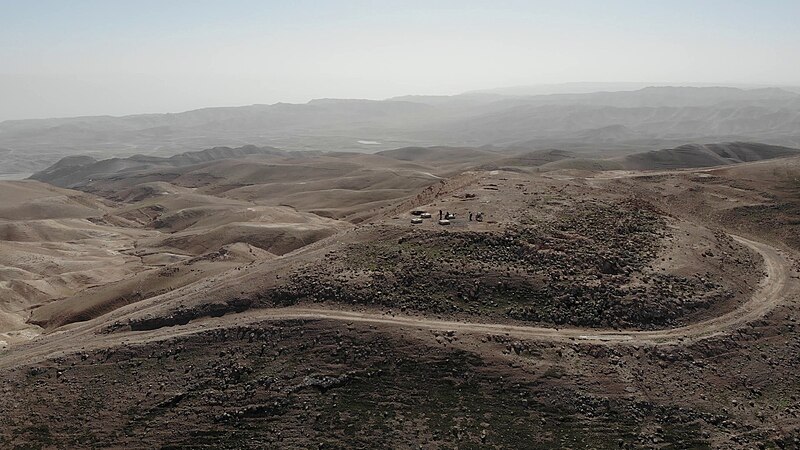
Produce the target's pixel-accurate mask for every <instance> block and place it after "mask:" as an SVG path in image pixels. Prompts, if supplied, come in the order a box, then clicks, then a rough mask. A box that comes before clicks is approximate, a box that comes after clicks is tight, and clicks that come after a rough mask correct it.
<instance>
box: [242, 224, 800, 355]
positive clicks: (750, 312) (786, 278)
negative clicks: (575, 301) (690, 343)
mask: <svg viewBox="0 0 800 450" xmlns="http://www.w3.org/2000/svg"><path fill="white" fill-rule="evenodd" d="M732 237H733V238H734V239H735V240H736V241H738V242H739V243H741V244H743V245H745V246H747V247H749V248H751V249H752V250H754V251H756V252H758V253H759V254H761V256H762V257H763V258H764V271H765V276H764V278H763V279H762V280H761V283H760V286H759V289H758V290H757V291H756V292H755V293H754V294H753V296H752V297H751V298H750V299H749V300H748V301H747V302H745V303H744V304H742V305H741V306H739V307H738V308H736V309H734V310H732V311H730V312H728V313H726V314H723V315H721V316H718V317H714V318H712V319H708V320H704V321H700V322H696V323H693V324H690V325H686V326H683V327H678V328H669V329H664V330H656V331H635V330H626V331H616V330H599V329H592V328H545V327H534V326H524V325H506V324H494V323H480V322H456V321H446V320H434V319H429V318H424V317H414V316H397V315H387V314H376V313H366V312H355V311H342V310H331V309H317V308H299V307H289V308H281V309H269V310H256V311H250V312H247V313H244V314H245V315H247V316H248V317H253V318H259V319H328V320H342V321H348V322H367V323H380V324H385V325H396V326H405V327H416V328H430V329H439V330H455V331H461V332H473V333H493V334H498V333H508V334H509V335H513V336H517V337H520V338H531V339H539V340H564V339H580V340H585V341H596V342H635V343H647V344H669V343H676V342H680V341H683V342H685V341H687V340H697V339H702V338H706V337H709V336H713V335H717V334H720V333H723V332H725V331H726V330H730V329H734V328H736V327H738V326H740V325H743V324H746V323H748V322H751V321H753V320H755V319H758V318H760V317H762V316H763V315H764V314H766V313H767V312H768V311H770V310H771V309H772V308H774V307H775V306H776V305H777V304H778V303H780V302H781V301H782V300H783V299H784V298H785V297H786V296H787V295H788V294H789V293H790V292H791V290H792V289H791V286H790V279H791V271H792V265H791V263H790V262H789V261H788V260H787V259H786V258H785V257H784V256H783V255H781V253H780V252H779V251H778V250H777V249H776V248H774V247H772V246H770V245H767V244H764V243H760V242H756V241H752V240H749V239H746V238H743V237H740V236H733V235H732Z"/></svg>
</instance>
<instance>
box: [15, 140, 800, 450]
mask: <svg viewBox="0 0 800 450" xmlns="http://www.w3.org/2000/svg"><path fill="white" fill-rule="evenodd" d="M618 131H620V130H611V134H613V133H616V132H618ZM622 131H624V130H622ZM603 155H605V158H602V157H600V156H603ZM588 156H592V158H590V157H588ZM576 169H579V170H576ZM608 169H611V170H608ZM675 169H680V170H675ZM798 177H800V154H798V151H797V150H794V149H792V148H788V147H780V146H773V145H768V144H759V143H750V142H742V141H737V142H728V143H712V144H702V145H699V144H687V145H682V146H677V147H671V148H665V149H662V150H657V151H648V150H644V151H639V152H635V153H633V154H629V155H623V156H620V155H614V156H611V155H606V154H605V153H604V152H600V153H598V154H592V153H587V152H585V151H580V152H577V151H569V150H562V149H557V148H547V149H535V148H531V147H529V146H527V145H524V146H516V147H513V148H507V149H499V148H496V147H492V148H488V147H484V148H473V147H469V148H464V147H445V146H436V147H401V148H398V149H396V150H390V151H382V152H378V153H376V154H362V153H357V152H324V153H323V152H308V153H301V152H290V151H284V150H279V149H276V148H272V147H270V148H265V149H261V148H256V147H243V148H214V149H212V150H211V151H204V152H199V153H197V154H194V153H186V154H182V155H179V156H177V157H153V156H147V157H142V156H134V157H125V158H120V157H117V158H112V159H110V160H102V159H99V160H98V159H95V158H82V157H75V156H73V157H70V158H69V159H67V160H65V161H61V162H57V163H56V164H55V166H54V167H52V168H49V169H45V170H43V171H42V172H40V173H38V174H36V175H35V176H34V178H36V179H35V180H25V181H6V182H0V194H4V198H8V199H10V200H9V201H7V202H5V203H4V204H3V205H2V208H0V298H2V300H3V301H2V303H0V341H2V342H0V372H2V375H3V376H2V377H1V378H2V379H3V382H2V383H3V389H0V401H3V403H4V404H6V405H8V408H7V410H6V411H5V412H4V414H3V415H2V417H0V424H2V427H0V445H2V446H5V445H6V444H10V445H11V446H22V447H24V446H33V447H36V446H46V445H49V444H48V443H53V442H57V443H59V445H62V444H63V445H64V446H68V447H82V446H104V445H105V444H107V443H109V442H114V443H115V444H119V445H123V446H133V447H136V446H147V447H152V446H154V445H157V444H163V443H165V442H169V443H171V445H175V446H186V447H197V446H210V447H215V446H216V447H219V446H228V447H247V446H253V447H265V446H266V447H269V446H284V447H308V446H309V445H312V444H313V445H319V443H323V446H324V445H331V446H333V445H334V444H337V443H338V444H342V443H345V444H346V445H348V446H353V447H359V446H365V447H366V446H391V443H393V442H399V441H400V440H403V439H404V440H403V442H411V443H412V444H413V445H414V446H415V447H416V446H418V445H423V446H424V445H426V444H431V443H433V445H435V446H443V447H444V446H456V445H463V444H464V443H465V442H466V443H469V445H474V446H478V447H480V446H489V445H496V446H498V447H524V446H525V445H526V443H530V442H542V448H547V447H548V446H550V447H552V446H557V447H570V448H587V449H588V448H619V447H620V443H622V447H623V448H625V445H627V444H626V443H634V445H633V448H635V447H636V446H639V447H645V448H648V447H652V446H653V445H654V443H655V444H659V443H669V444H670V445H674V446H675V447H678V448H684V447H685V448H712V447H720V446H721V447H728V448H734V449H739V448H742V449H744V448H753V447H754V446H757V445H758V443H769V445H772V446H774V447H780V446H781V445H783V446H784V447H785V448H786V447H787V445H786V443H787V442H788V443H791V442H793V439H794V436H795V435H796V433H797V431H798V430H800V422H798V421H797V418H796V417H795V415H793V414H791V413H789V412H787V411H788V408H794V407H795V406H793V405H795V404H796V403H797V402H796V401H795V400H792V399H793V398H796V397H797V396H798V395H800V391H798V388H797V386H800V383H799V382H798V379H797V377H798V375H797V374H798V371H797V366H798V364H797V361H796V358H792V356H791V355H792V354H793V353H792V351H793V350H792V351H790V352H788V353H787V351H786V349H787V348H789V349H796V348H797V347H798V345H800V344H798V342H800V341H799V340H798V336H797V333H796V327H795V322H796V320H795V319H796V317H798V314H800V294H798V293H800V282H798V281H797V279H798V277H800V274H798V267H800V266H798V264H797V261H800V256H798V252H800V241H798V239H797V236H800V230H798V229H797V227H798V223H800V221H798V220H797V217H798V211H800V209H799V208H800V207H799V206H798V205H800V201H799V200H798V193H800V185H798V182H797V180H798ZM46 181H49V182H52V183H54V184H46V183H45V182H46ZM55 184H62V185H65V186H69V187H60V186H56V185H55ZM421 211H427V212H430V213H431V215H432V216H433V217H432V218H426V219H422V216H421V215H419V214H420V212H421ZM438 211H443V212H448V213H451V214H453V215H454V216H453V217H452V218H451V219H450V220H449V223H448V224H447V225H440V224H439V223H438V220H437V219H438V215H437V213H438ZM478 213H480V217H481V220H478ZM415 214H417V215H415ZM412 218H413V219H417V220H414V222H412ZM415 222H417V223H415ZM745 374H746V375H745ZM745 376H746V378H744V377H745ZM776 380H777V381H776ZM65 387H66V389H65ZM734 401H735V402H734ZM67 411H69V412H70V414H71V415H72V416H73V417H75V418H76V420H79V422H80V425H76V423H77V422H73V421H66V420H61V419H59V418H62V417H63V415H64V414H65V413H66V412H67ZM409 424H413V426H412V425H409ZM407 425H408V426H412V428H406V426H407ZM300 430H303V431H302V432H300ZM347 430H353V432H352V433H350V432H349V431H347ZM356 430H358V431H356ZM789 447H790V446H789Z"/></svg>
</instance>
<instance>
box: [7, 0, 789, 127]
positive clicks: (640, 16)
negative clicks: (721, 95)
mask: <svg viewBox="0 0 800 450" xmlns="http://www.w3.org/2000/svg"><path fill="white" fill-rule="evenodd" d="M798 13H800V4H798V3H797V2H792V1H779V0H773V1H767V2H759V3H758V4H756V3H747V4H745V3H738V2H737V3H735V4H734V3H731V2H722V1H707V2H703V3H702V4H697V2H689V1H680V2H670V3H669V4H666V3H665V4H663V5H654V4H651V3H649V2H648V3H645V2H634V1H613V2H603V4H599V3H596V2H590V1H587V0H576V1H570V2H559V4H557V5H556V4H552V3H550V2H543V1H535V2H517V1H512V2H504V3H503V4H502V5H498V4H496V3H494V2H482V1H467V2H464V1H459V2H455V1H444V2H437V4H436V5H435V6H432V5H430V4H427V3H425V2H417V1H414V2H402V3H401V2H380V3H376V2H367V1H357V2H347V3H344V2H316V3H312V2H305V1H300V2H292V3H291V4H283V3H280V2H272V1H270V2H256V1H251V0H240V1H236V2H226V3H225V4H221V3H217V2H210V1H202V2H188V1H175V2H170V3H168V4H163V3H159V2H154V1H144V2H137V3H135V4H134V3H126V2H101V1H97V0H86V1H79V2H73V3H66V2H57V1H43V2H36V3H35V4H31V3H21V2H11V1H2V2H0V39H2V40H3V42H6V43H9V45H4V46H2V47H0V60H2V61H3V64H2V66H0V98H2V99H3V102H2V104H0V121H2V120H9V119H27V118H46V117H64V116H80V115H126V114H136V113H158V112H179V111H186V110H191V109H197V108H203V107H212V106H234V105H248V104H256V103H262V104H271V103H276V102H292V103H303V102H306V101H308V100H310V99H314V98H368V99H384V98H390V97H394V96H400V95H409V94H420V95H426V94H435V95H451V94H458V93H461V92H465V91H472V90H481V89H488V88H494V87H501V86H529V85H548V84H559V83H573V82H584V81H587V80H591V81H595V82H598V83H608V82H619V81H636V82H641V83H642V84H653V85H663V84H696V83H704V84H716V85H754V86H794V85H800V66H798V65H797V64H796V55H798V54H800V30H798V29H797V27H796V26H795V24H794V20H795V19H796V17H798V16H800V14H798Z"/></svg>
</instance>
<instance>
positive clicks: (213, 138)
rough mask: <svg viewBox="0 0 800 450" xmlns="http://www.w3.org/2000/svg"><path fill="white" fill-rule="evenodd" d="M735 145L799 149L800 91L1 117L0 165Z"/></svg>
mask: <svg viewBox="0 0 800 450" xmlns="http://www.w3.org/2000/svg"><path fill="white" fill-rule="evenodd" d="M735 141H756V142H764V143H768V144H772V145H783V146H789V147H792V146H800V94H798V93H797V92H792V91H790V90H786V89H779V88H759V89H738V88H729V87H657V86H651V87H645V88H642V89H639V90H635V91H617V92H594V93H583V94H553V95H534V96H522V95H502V94H496V93H467V94H462V95H455V96H405V97H398V98H394V99H388V100H383V101H375V100H339V99H318V100H313V101H311V102H308V103H305V104H287V103H278V104H274V105H250V106H242V107H226V108H206V109H200V110H195V111H187V112H183V113H177V114H144V115H135V116H124V117H109V116H101V117H78V118H61V119H41V120H21V121H6V122H2V123H0V148H5V149H9V151H10V152H11V153H8V155H10V156H8V157H4V159H3V160H2V161H0V172H4V171H15V170H17V171H21V170H20V168H22V167H25V168H28V167H31V165H32V166H33V167H35V170H39V169H43V168H45V167H47V166H48V165H50V164H52V163H54V162H55V161H57V160H59V159H60V158H62V157H63V156H68V155H74V154H86V155H89V156H92V157H94V158H96V159H104V158H108V157H113V156H118V157H120V156H121V157H129V156H131V155H133V154H137V153H139V154H142V155H145V156H142V158H146V157H149V156H167V155H170V154H175V153H182V152H186V151H197V150H202V149H205V148H210V147H217V146H227V147H239V146H241V145H247V144H251V145H255V146H258V147H265V146H271V147H278V148H283V149H286V150H318V151H356V152H374V151H383V150H392V149H397V148H401V147H429V146H448V147H473V148H480V147H482V146H486V145H492V146H495V147H508V146H514V145H516V144H519V143H525V145H526V146H528V147H532V148H560V149H563V150H570V151H583V149H589V150H592V151H596V150H600V149H609V150H621V149H625V150H626V151H640V150H658V149H661V148H665V147H668V146H671V145H680V144H683V143H703V142H735ZM17 155H20V156H17ZM21 155H24V157H25V158H22V156H21ZM23 160H24V161H23ZM26 161H28V162H26ZM30 161H33V162H30ZM4 165H5V166H6V168H4V167H3V166H4Z"/></svg>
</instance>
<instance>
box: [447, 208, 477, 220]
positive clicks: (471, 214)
mask: <svg viewBox="0 0 800 450" xmlns="http://www.w3.org/2000/svg"><path fill="white" fill-rule="evenodd" d="M473 216H474V217H475V221H476V222H483V213H482V212H478V213H474V214H473V213H472V211H470V212H469V221H470V222H472V218H473ZM455 218H456V215H455V214H452V213H450V212H449V211H447V212H444V211H442V210H441V209H440V210H439V220H442V219H447V220H451V219H455Z"/></svg>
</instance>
